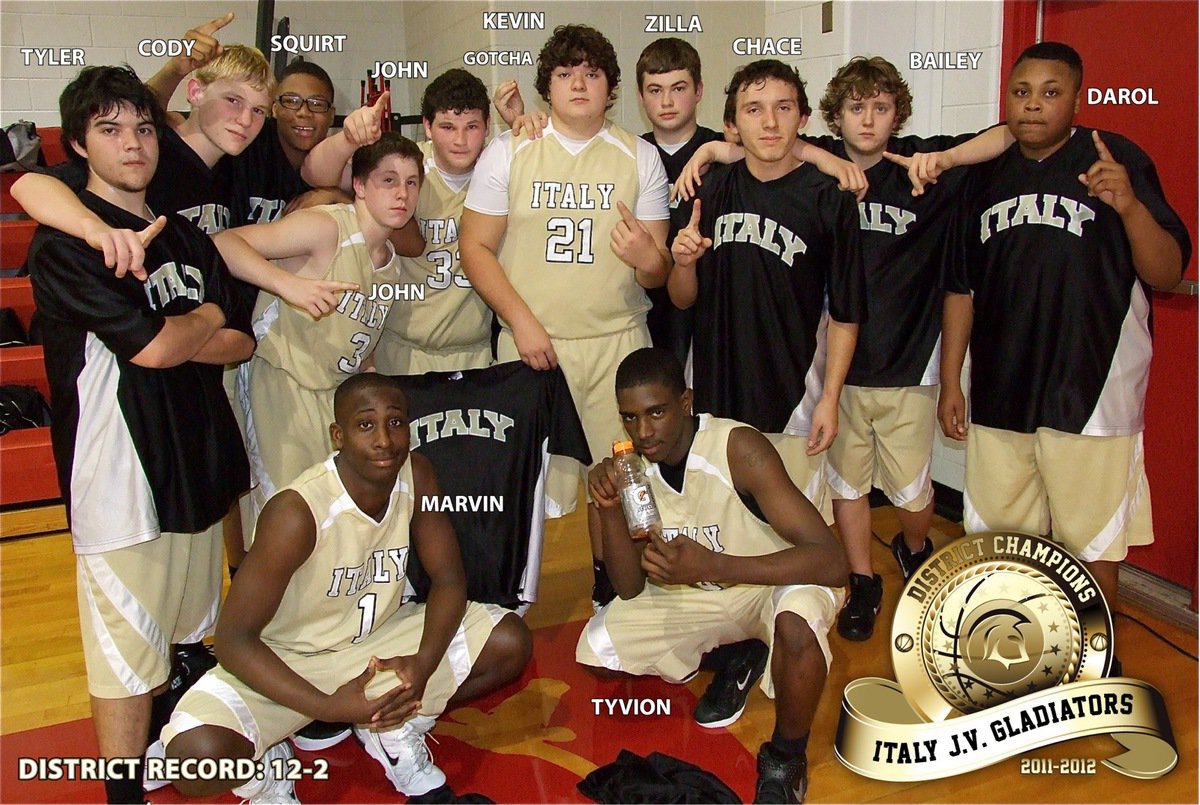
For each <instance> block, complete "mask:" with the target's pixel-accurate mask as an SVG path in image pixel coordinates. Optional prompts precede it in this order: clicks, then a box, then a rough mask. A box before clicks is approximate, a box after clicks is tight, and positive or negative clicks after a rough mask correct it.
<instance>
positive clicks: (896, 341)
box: [804, 134, 976, 388]
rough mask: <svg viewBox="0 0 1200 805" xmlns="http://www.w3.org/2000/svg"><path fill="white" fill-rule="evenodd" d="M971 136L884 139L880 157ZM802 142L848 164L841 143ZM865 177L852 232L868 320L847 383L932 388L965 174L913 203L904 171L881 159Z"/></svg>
mask: <svg viewBox="0 0 1200 805" xmlns="http://www.w3.org/2000/svg"><path fill="white" fill-rule="evenodd" d="M975 136H976V135H974V134H964V135H961V136H957V137H950V136H938V137H891V138H889V139H888V146H887V150H888V151H891V152H892V153H894V154H899V155H900V156H912V155H913V154H916V153H926V152H929V151H944V150H946V149H948V148H953V147H954V146H956V145H958V144H959V143H962V142H965V141H967V140H970V139H971V138H972V137H975ZM804 139H805V140H807V141H808V142H810V143H812V144H814V145H817V146H820V147H821V148H824V149H825V150H826V151H830V152H832V153H833V154H835V155H837V156H838V157H840V158H842V159H849V155H848V154H847V153H846V144H845V142H844V141H843V140H841V139H835V138H833V137H805V138H804ZM865 173H866V176H867V181H868V182H869V185H870V186H869V187H868V189H867V195H866V197H865V198H864V199H863V200H862V201H860V202H858V225H859V228H860V229H861V231H862V253H863V268H864V270H865V271H866V276H867V320H866V321H865V322H862V325H861V326H860V327H859V330H858V344H857V346H855V349H854V359H853V361H851V363H850V371H849V372H847V374H846V383H847V385H851V386H872V387H877V388H887V387H897V386H921V385H932V384H936V383H937V382H938V358H939V353H938V350H937V346H938V338H939V337H940V336H941V329H942V293H941V277H940V274H941V267H942V259H943V254H942V252H943V250H944V248H945V243H946V231H947V228H948V227H949V226H950V223H951V221H952V219H953V211H954V204H955V201H956V200H957V198H958V191H959V190H961V188H962V181H963V179H964V178H965V177H966V169H965V168H956V169H954V170H950V171H947V172H946V173H944V174H942V175H941V176H940V177H939V178H938V183H937V184H934V185H929V186H927V187H926V188H925V193H924V195H921V196H916V197H914V196H913V194H912V183H911V182H910V181H909V180H908V171H906V170H905V169H904V168H902V167H900V166H899V165H897V164H895V163H894V162H890V161H888V160H886V159H881V160H880V161H879V162H878V163H876V164H875V165H872V166H871V167H870V168H868V169H867V170H866V171H865Z"/></svg>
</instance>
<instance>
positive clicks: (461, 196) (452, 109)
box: [304, 69, 492, 375]
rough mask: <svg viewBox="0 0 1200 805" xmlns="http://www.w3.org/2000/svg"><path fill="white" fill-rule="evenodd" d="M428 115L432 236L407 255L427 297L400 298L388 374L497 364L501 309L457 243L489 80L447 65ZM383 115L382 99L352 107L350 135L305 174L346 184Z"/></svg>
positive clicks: (384, 348) (317, 152)
mask: <svg viewBox="0 0 1200 805" xmlns="http://www.w3.org/2000/svg"><path fill="white" fill-rule="evenodd" d="M378 105H379V104H378V103H377V104H376V106H378ZM421 117H422V119H423V120H424V123H425V135H426V137H428V139H427V140H426V141H425V142H423V143H421V145H420V148H421V152H422V154H423V155H424V160H425V180H424V182H423V183H422V185H421V194H420V196H419V197H418V199H417V211H416V220H417V222H418V224H419V226H420V229H421V233H422V234H423V236H424V241H425V243H424V246H423V251H422V253H421V255H420V256H419V257H413V258H407V257H406V258H404V259H403V260H401V262H400V280H399V281H400V282H401V283H402V284H403V285H404V286H405V287H408V288H420V289H421V293H423V294H424V298H423V299H421V298H410V299H405V300H400V299H397V301H396V304H393V305H392V307H391V309H390V310H389V311H388V317H387V321H386V323H385V325H384V331H383V335H382V336H381V338H380V341H379V346H378V347H377V348H376V350H375V367H376V368H377V369H378V370H379V371H380V372H383V373H385V374H396V375H407V374H423V373H425V372H433V371H453V370H459V369H477V368H481V367H485V366H487V365H488V364H490V363H491V362H492V345H491V336H492V311H491V310H490V309H489V308H488V306H487V304H485V303H484V301H483V300H482V299H480V298H479V295H478V294H477V293H475V291H474V290H473V289H472V288H471V283H470V282H469V281H468V280H467V278H466V277H465V276H463V274H462V270H461V269H460V267H459V251H458V231H459V219H460V218H461V216H462V209H463V202H464V201H465V200H466V196H467V186H468V184H469V183H470V181H471V174H472V171H473V170H474V169H475V162H476V161H477V160H478V159H479V154H480V153H481V152H482V151H483V145H484V141H485V139H486V137H487V127H488V95H487V88H486V87H484V85H483V82H482V81H480V80H479V79H478V78H476V77H475V76H473V75H471V74H470V73H468V72H467V71H466V70H461V69H453V70H447V71H446V72H444V73H442V74H441V75H440V76H438V77H437V78H435V79H434V80H433V81H432V82H431V83H430V84H429V86H428V87H426V89H425V94H424V95H423V96H422V98H421ZM377 121H378V113H377V112H376V111H375V107H364V108H362V109H359V110H356V111H355V112H352V113H351V114H350V116H349V117H348V118H347V119H346V125H345V126H344V128H343V131H342V133H341V134H339V135H335V136H334V137H332V138H330V139H329V140H328V141H327V142H325V143H322V144H321V145H319V146H317V147H316V148H314V149H313V152H312V153H311V154H310V155H309V157H308V159H307V160H306V161H305V166H304V175H305V176H306V177H308V178H309V180H310V181H311V182H315V183H318V184H337V183H338V181H339V177H341V175H342V172H343V169H344V166H345V165H346V162H347V160H348V159H349V156H350V154H351V153H352V152H353V149H354V148H355V147H356V146H358V145H364V144H367V143H370V142H374V139H375V138H377V137H378V136H379V126H378V123H377Z"/></svg>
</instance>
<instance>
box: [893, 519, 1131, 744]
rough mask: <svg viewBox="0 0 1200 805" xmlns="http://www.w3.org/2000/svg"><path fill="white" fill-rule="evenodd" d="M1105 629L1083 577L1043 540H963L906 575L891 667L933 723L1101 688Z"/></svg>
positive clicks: (1058, 548)
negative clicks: (1055, 693)
mask: <svg viewBox="0 0 1200 805" xmlns="http://www.w3.org/2000/svg"><path fill="white" fill-rule="evenodd" d="M1111 632H1112V620H1111V617H1110V616H1109V612H1108V607H1107V606H1106V605H1105V603H1104V597H1103V595H1101V593H1100V588H1099V586H1098V585H1097V584H1096V581H1095V579H1093V578H1092V576H1091V574H1090V573H1088V571H1087V568H1086V567H1084V565H1083V564H1082V563H1081V562H1080V561H1079V560H1077V559H1076V558H1075V557H1074V556H1072V555H1071V554H1070V552H1069V551H1068V550H1067V549H1066V548H1064V547H1063V546H1062V545H1059V544H1057V543H1055V542H1052V541H1050V540H1048V539H1043V538H1041V537H1032V536H1029V535H1026V534H1017V533H1013V532H989V533H984V534H970V535H967V536H965V537H963V538H962V539H959V540H956V541H954V542H952V543H950V544H949V545H947V546H946V547H944V548H942V549H941V550H939V551H936V552H935V553H934V554H933V555H932V556H930V557H929V559H928V560H926V562H925V563H924V564H923V565H922V566H921V568H920V569H919V570H918V571H917V572H916V573H914V574H913V577H912V578H911V579H909V581H908V584H907V585H906V586H905V588H904V592H903V593H902V594H901V597H900V603H899V604H898V605H897V607H896V616H895V618H894V620H893V621H892V664H893V666H894V667H895V671H896V680H897V682H899V683H900V686H901V688H902V689H903V691H904V696H905V698H906V699H908V701H909V703H910V704H911V705H912V706H913V708H914V709H915V710H916V711H917V712H919V713H921V714H922V715H924V716H925V717H926V718H927V719H929V720H931V721H941V720H943V719H945V718H948V717H951V716H953V715H957V714H960V713H973V712H977V711H979V710H984V709H987V708H989V707H992V706H994V705H997V704H1002V703H1005V702H1008V701H1012V700H1013V699H1016V698H1019V697H1021V696H1026V695H1028V694H1030V693H1035V692H1037V691H1039V690H1045V689H1046V688H1051V687H1054V686H1056V685H1061V684H1066V683H1068V682H1074V681H1076V680H1080V679H1099V678H1101V677H1102V676H1104V674H1105V673H1106V672H1107V671H1108V666H1109V663H1110V661H1111V659H1110V652H1109V646H1110V644H1111V641H1110V639H1109V635H1110V634H1111Z"/></svg>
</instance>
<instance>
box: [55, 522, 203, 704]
mask: <svg viewBox="0 0 1200 805" xmlns="http://www.w3.org/2000/svg"><path fill="white" fill-rule="evenodd" d="M224 556H225V545H224V541H223V540H222V538H221V521H220V520H218V521H217V522H215V523H213V524H212V525H211V526H209V527H208V528H207V529H205V530H204V531H201V532H199V533H196V534H171V533H163V534H162V535H161V536H159V537H158V538H157V539H153V540H150V541H149V542H141V543H138V544H137V545H130V546H129V547H126V548H117V549H116V550H112V551H105V552H104V553H89V554H78V555H77V556H76V557H75V568H76V572H75V575H76V597H77V599H78V602H79V628H80V631H81V633H82V635H83V659H84V665H85V667H86V668H87V676H88V693H90V694H91V695H93V696H95V697H96V698H98V699H124V698H128V697H130V696H138V695H141V694H143V693H150V692H151V691H153V690H154V689H155V688H157V687H158V686H159V685H161V684H163V683H164V682H166V681H167V677H168V675H169V673H170V671H171V644H172V643H195V642H197V641H199V640H201V639H203V638H204V636H205V635H207V634H208V633H209V632H210V631H212V628H213V626H214V625H215V624H216V622H217V606H218V604H219V603H220V597H221V581H222V576H221V572H222V570H223V569H224Z"/></svg>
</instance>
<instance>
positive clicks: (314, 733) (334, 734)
mask: <svg viewBox="0 0 1200 805" xmlns="http://www.w3.org/2000/svg"><path fill="white" fill-rule="evenodd" d="M349 737H350V725H349V724H346V723H344V722H330V721H313V722H312V723H310V724H309V725H308V726H306V727H304V728H303V729H298V730H296V734H295V735H293V736H292V743H294V744H295V745H296V748H297V749H303V750H304V751H305V752H320V751H321V750H322V749H328V748H330V747H331V746H337V745H338V744H340V743H341V742H342V741H344V740H346V739H347V738H349Z"/></svg>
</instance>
